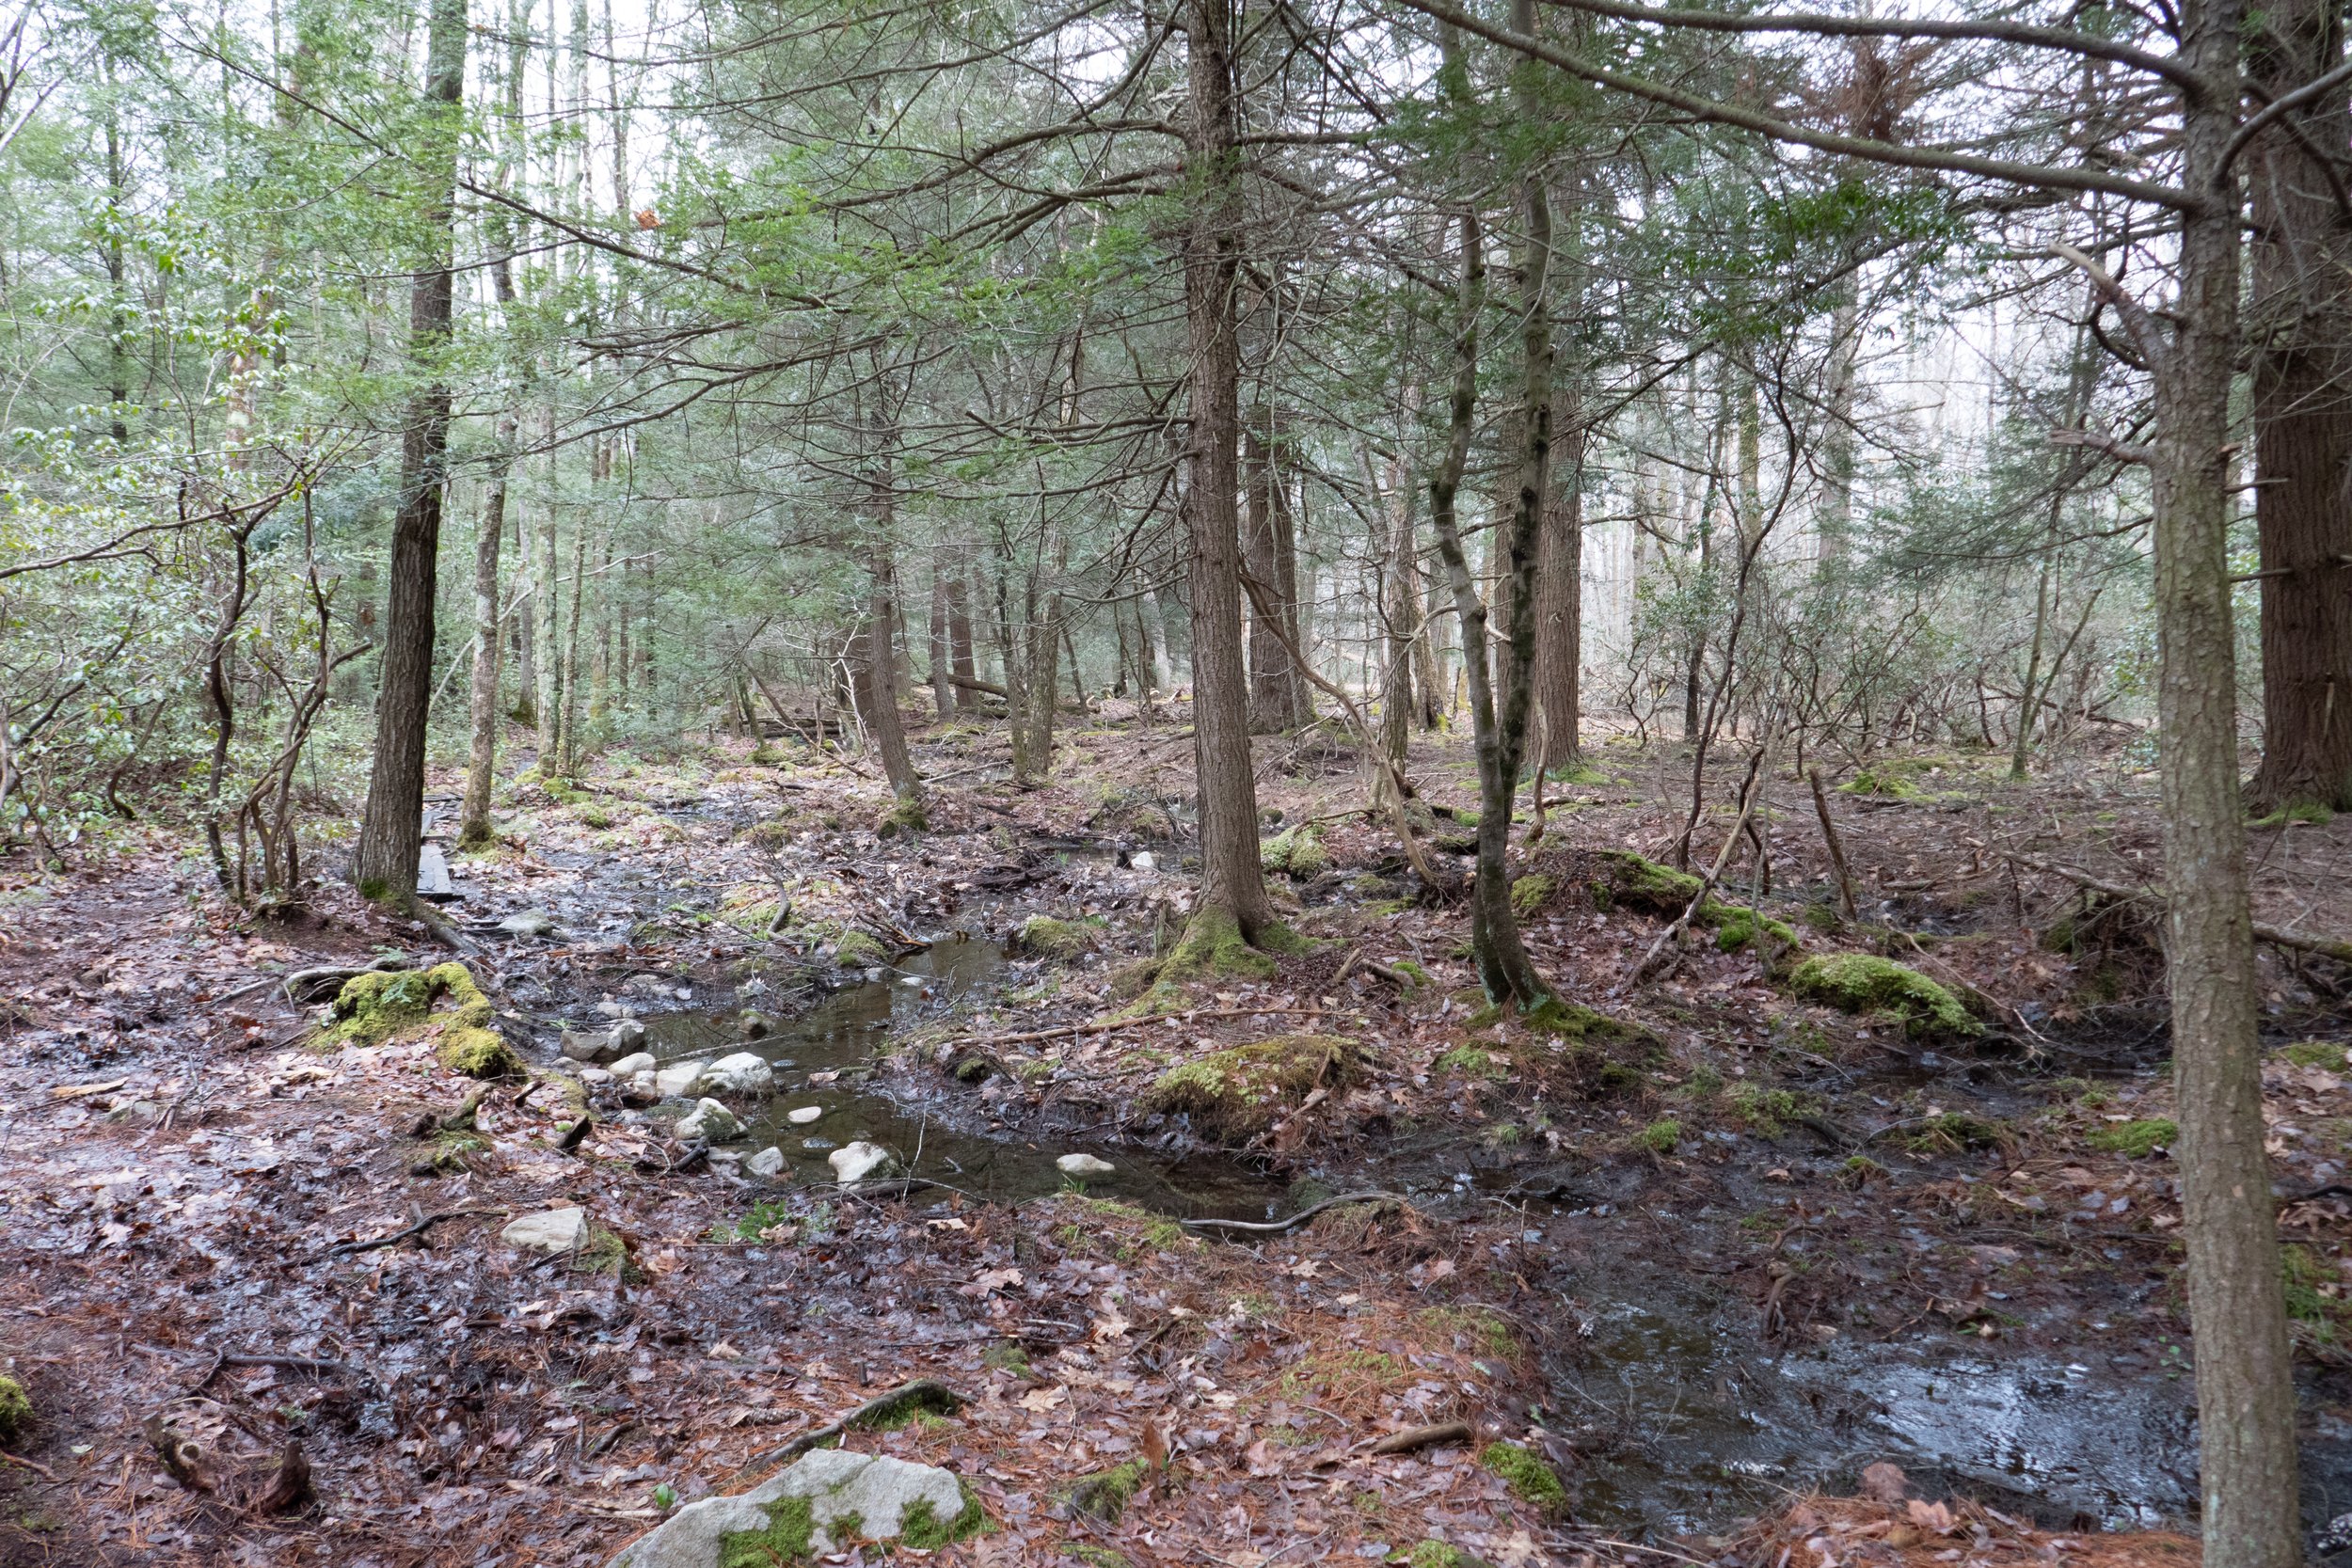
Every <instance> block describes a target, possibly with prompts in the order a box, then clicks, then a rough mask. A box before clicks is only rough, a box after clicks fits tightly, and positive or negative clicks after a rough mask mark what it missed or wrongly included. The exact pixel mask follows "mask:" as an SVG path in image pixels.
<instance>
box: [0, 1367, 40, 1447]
mask: <svg viewBox="0 0 2352 1568" xmlns="http://www.w3.org/2000/svg"><path fill="white" fill-rule="evenodd" d="M32 1424H33V1402H32V1400H31V1398H30V1397H29V1396H27V1395H26V1394H25V1392H24V1385H23V1384H22V1383H19V1382H17V1380H16V1379H14V1378H12V1377H10V1376H8V1374H7V1373H5V1372H0V1441H8V1440H9V1439H12V1438H14V1437H15V1436H16V1434H17V1433H20V1432H23V1431H24V1429H25V1428H26V1427H28V1426H30V1425H32Z"/></svg>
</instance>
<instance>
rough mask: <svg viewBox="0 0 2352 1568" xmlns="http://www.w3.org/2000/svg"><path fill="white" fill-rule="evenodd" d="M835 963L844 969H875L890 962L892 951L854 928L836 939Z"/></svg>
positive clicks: (834, 947)
mask: <svg viewBox="0 0 2352 1568" xmlns="http://www.w3.org/2000/svg"><path fill="white" fill-rule="evenodd" d="M833 961H834V963H836V964H838V965H839V966H840V967H841V968H843V969H873V968H875V967H877V966H879V965H882V964H886V963H888V962H889V961H890V949H888V948H886V947H884V946H883V945H882V943H881V942H879V941H877V940H876V939H875V938H873V937H870V936H868V935H866V933H865V932H864V931H861V930H858V929H856V928H854V927H850V928H847V929H844V930H843V931H842V933H841V934H840V935H839V936H837V937H835V938H834V942H833Z"/></svg>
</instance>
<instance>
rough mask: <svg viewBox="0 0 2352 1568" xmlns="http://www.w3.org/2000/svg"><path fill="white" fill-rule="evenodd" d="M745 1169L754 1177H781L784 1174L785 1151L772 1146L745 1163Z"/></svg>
mask: <svg viewBox="0 0 2352 1568" xmlns="http://www.w3.org/2000/svg"><path fill="white" fill-rule="evenodd" d="M743 1168H744V1169H745V1170H747V1171H749V1172H751V1174H752V1175H754V1176H781V1175H783V1174H784V1150H783V1149H781V1148H777V1147H776V1146H775V1145H773V1144H770V1145H769V1146H768V1147H767V1148H763V1149H761V1150H760V1151H759V1152H758V1153H756V1154H755V1155H753V1156H752V1157H751V1158H750V1159H748V1160H746V1161H744V1162H743Z"/></svg>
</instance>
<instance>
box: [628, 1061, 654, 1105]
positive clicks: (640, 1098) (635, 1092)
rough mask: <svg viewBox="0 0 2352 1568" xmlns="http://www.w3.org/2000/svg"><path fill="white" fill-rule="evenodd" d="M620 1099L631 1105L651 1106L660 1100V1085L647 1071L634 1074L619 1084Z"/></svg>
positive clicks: (650, 1072) (649, 1071)
mask: <svg viewBox="0 0 2352 1568" xmlns="http://www.w3.org/2000/svg"><path fill="white" fill-rule="evenodd" d="M621 1098H622V1099H623V1100H626V1101H628V1102H629V1103H630V1104H631V1105H651V1104H654V1103H656V1102H657V1101H660V1099H661V1085H660V1080H658V1079H656V1078H655V1077H654V1075H653V1073H652V1071H651V1070H650V1069H649V1070H647V1071H644V1072H640V1073H636V1074H634V1075H632V1076H630V1077H628V1078H627V1079H624V1080H623V1081H622V1084H621Z"/></svg>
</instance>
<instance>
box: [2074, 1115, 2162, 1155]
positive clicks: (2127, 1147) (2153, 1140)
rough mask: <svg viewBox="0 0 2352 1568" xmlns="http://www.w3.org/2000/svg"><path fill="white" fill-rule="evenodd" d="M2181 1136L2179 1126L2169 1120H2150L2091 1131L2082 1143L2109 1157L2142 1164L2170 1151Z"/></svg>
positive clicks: (2122, 1122)
mask: <svg viewBox="0 0 2352 1568" xmlns="http://www.w3.org/2000/svg"><path fill="white" fill-rule="evenodd" d="M2180 1136H2181V1129H2180V1125H2179V1124H2178V1123H2177V1122H2175V1121H2173V1119H2172V1118H2171V1117H2148V1118H2147V1119H2146V1120H2144V1121H2118V1122H2110V1123H2108V1124H2107V1125H2106V1126H2105V1127H2094V1128H2092V1129H2091V1130H2090V1135H2089V1136H2088V1137H2087V1138H2085V1139H2084V1140H2083V1141H2084V1142H2086V1143H2088V1144H2090V1147H2091V1148H2097V1149H2104V1150H2105V1151H2106V1152H2107V1153H2109V1154H2121V1155H2122V1156H2123V1157H2124V1158H2125V1159H2129V1160H2145V1159H2147V1158H2148V1157H2149V1156H2151V1155H2153V1154H2155V1153H2156V1152H2157V1151H2159V1150H2169V1149H2170V1148H2172V1146H2173V1144H2174V1143H2176V1142H2178V1141H2179V1139H2180Z"/></svg>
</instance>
